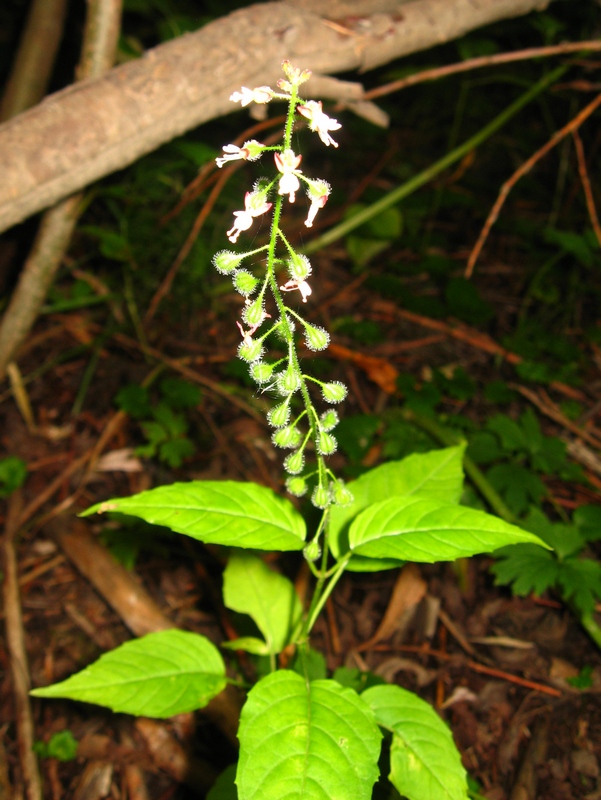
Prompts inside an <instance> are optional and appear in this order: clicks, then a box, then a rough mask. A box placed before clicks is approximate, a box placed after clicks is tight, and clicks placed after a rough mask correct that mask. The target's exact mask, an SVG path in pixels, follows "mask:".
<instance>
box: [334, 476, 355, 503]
mask: <svg viewBox="0 0 601 800" xmlns="http://www.w3.org/2000/svg"><path fill="white" fill-rule="evenodd" d="M332 495H333V497H334V503H336V505H337V506H350V504H351V503H352V502H353V501H354V500H355V498H354V497H353V493H352V492H351V491H350V489H348V488H347V487H346V486H345V483H344V481H340V480H338V481H335V482H334V483H333V484H332Z"/></svg>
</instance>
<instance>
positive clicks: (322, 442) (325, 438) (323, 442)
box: [315, 431, 338, 456]
mask: <svg viewBox="0 0 601 800" xmlns="http://www.w3.org/2000/svg"><path fill="white" fill-rule="evenodd" d="M315 446H316V448H317V452H318V453H321V455H322V456H331V455H332V453H335V452H336V450H337V449H338V442H337V441H336V437H335V436H332V434H331V433H327V432H326V431H321V432H320V433H319V435H318V437H317V441H316V443H315Z"/></svg>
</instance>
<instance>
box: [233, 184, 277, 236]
mask: <svg viewBox="0 0 601 800" xmlns="http://www.w3.org/2000/svg"><path fill="white" fill-rule="evenodd" d="M271 206H272V203H268V202H267V199H266V197H265V194H264V192H246V195H245V196H244V211H234V217H235V219H234V224H233V225H232V227H231V228H230V230H229V231H228V232H227V238H228V239H229V240H230V242H232V244H234V243H235V242H236V241H237V239H238V236H240V233H241V232H242V231H247V230H248V229H249V228H250V226H251V225H252V224H253V218H254V217H259V216H260V215H261V214H264V213H265V212H266V211H269V209H270V208H271Z"/></svg>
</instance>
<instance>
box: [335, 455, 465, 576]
mask: <svg viewBox="0 0 601 800" xmlns="http://www.w3.org/2000/svg"><path fill="white" fill-rule="evenodd" d="M464 449H465V448H464V447H463V446H460V447H447V448H445V449H444V450H432V451H430V452H429V453H414V454H412V455H410V456H408V457H407V458H404V459H403V460H402V461H390V462H388V463H387V464H382V465H381V466H379V467H376V468H375V469H372V470H370V471H369V472H366V473H365V474H364V475H361V477H360V478H358V479H357V480H356V481H353V483H351V484H349V489H350V491H351V492H352V494H353V497H354V501H353V502H352V503H351V504H350V505H348V506H332V508H331V510H330V549H331V551H332V555H333V556H334V558H339V557H340V556H341V555H343V554H344V553H346V552H348V550H349V539H348V525H349V523H350V521H351V520H353V519H354V518H355V517H356V516H357V515H358V514H359V513H360V512H361V511H363V510H364V509H366V508H367V507H368V506H370V505H371V504H372V503H377V502H379V501H381V500H387V499H389V498H391V497H404V496H407V495H413V494H416V493H420V494H431V495H432V496H434V497H437V498H438V499H439V500H444V501H446V502H448V503H458V502H459V498H460V497H461V491H462V488H463V466H462V462H463V451H464ZM399 565H400V562H399V561H398V560H394V559H388V560H384V561H379V560H378V561H376V560H374V559H369V560H368V559H365V558H359V557H358V556H353V558H352V559H351V560H350V562H349V566H348V567H347V569H348V570H350V571H351V572H353V571H354V572H363V571H365V572H373V571H377V570H380V569H390V568H391V567H398V566H399Z"/></svg>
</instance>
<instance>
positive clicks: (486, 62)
mask: <svg viewBox="0 0 601 800" xmlns="http://www.w3.org/2000/svg"><path fill="white" fill-rule="evenodd" d="M586 50H601V42H600V41H599V40H597V39H592V40H590V41H586V42H564V43H563V44H556V45H550V46H549V47H528V48H526V49H524V50H517V51H516V52H514V53H496V54H495V55H492V56H478V58H469V59H468V60H467V61H462V62H461V63H459V64H448V65H447V66H445V67H434V68H432V69H425V70H423V72H418V73H416V74H415V75H409V76H408V77H406V78H400V79H399V80H398V81H391V82H390V83H387V84H385V85H384V86H378V87H376V88H375V89H370V90H368V91H367V92H365V94H364V99H365V100H374V99H375V98H376V97H385V96H386V95H388V94H392V93H393V92H398V91H400V90H401V89H406V88H407V87H408V86H415V85H416V84H418V83H424V82H426V81H434V80H438V79H439V78H446V77H448V76H449V75H457V74H458V73H460V72H471V70H474V69H481V68H482V67H492V66H496V65H498V64H510V63H512V62H514V61H530V60H531V59H533V58H548V57H549V56H557V55H562V54H564V53H579V52H584V51H586Z"/></svg>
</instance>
